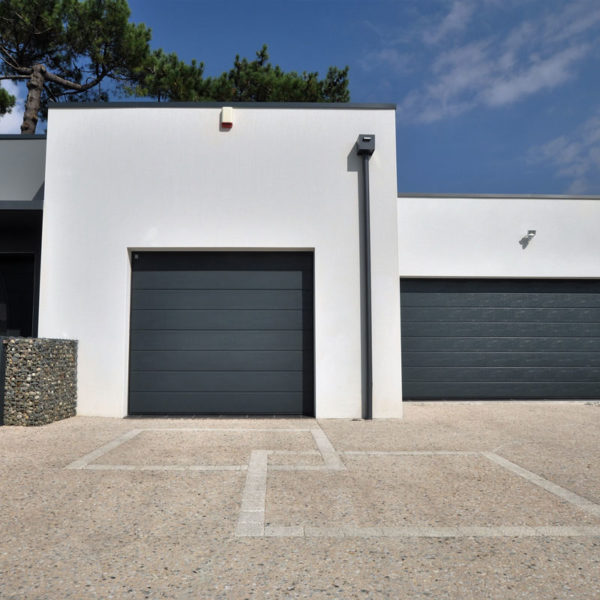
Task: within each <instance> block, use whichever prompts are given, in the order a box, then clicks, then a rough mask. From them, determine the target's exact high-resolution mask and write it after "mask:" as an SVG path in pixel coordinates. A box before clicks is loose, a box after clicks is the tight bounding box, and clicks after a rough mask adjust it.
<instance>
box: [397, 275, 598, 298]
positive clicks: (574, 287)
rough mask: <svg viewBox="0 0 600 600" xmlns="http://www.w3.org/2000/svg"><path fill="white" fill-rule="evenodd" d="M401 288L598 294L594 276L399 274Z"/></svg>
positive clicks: (447, 291) (476, 292)
mask: <svg viewBox="0 0 600 600" xmlns="http://www.w3.org/2000/svg"><path fill="white" fill-rule="evenodd" d="M402 291H403V292H407V293H409V294H414V293H418V292H424V293H426V294H435V293H438V294H439V293H441V294H457V293H458V294H474V295H485V294H493V295H496V296H499V295H502V294H506V295H515V294H544V295H549V296H553V295H556V294H576V295H578V296H579V295H581V294H583V295H587V294H592V295H596V296H597V295H600V291H599V289H598V281H597V280H596V279H568V280H566V279H485V278H481V279H462V278H460V279H459V278H456V279H427V278H403V279H402Z"/></svg>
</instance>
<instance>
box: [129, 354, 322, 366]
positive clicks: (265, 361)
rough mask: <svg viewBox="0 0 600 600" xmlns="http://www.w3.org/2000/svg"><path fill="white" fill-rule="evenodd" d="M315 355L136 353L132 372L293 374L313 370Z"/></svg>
mask: <svg viewBox="0 0 600 600" xmlns="http://www.w3.org/2000/svg"><path fill="white" fill-rule="evenodd" d="M312 364H313V356H312V353H310V352H307V351H304V352H302V351H301V350H300V351H294V350H279V351H258V350H246V351H244V350H204V351H202V350H191V351H186V350H157V351H148V350H142V351H136V350H134V351H132V353H131V369H132V371H148V370H154V369H158V370H164V371H213V370H215V371H219V370H236V371H290V370H301V369H303V368H310V369H312Z"/></svg>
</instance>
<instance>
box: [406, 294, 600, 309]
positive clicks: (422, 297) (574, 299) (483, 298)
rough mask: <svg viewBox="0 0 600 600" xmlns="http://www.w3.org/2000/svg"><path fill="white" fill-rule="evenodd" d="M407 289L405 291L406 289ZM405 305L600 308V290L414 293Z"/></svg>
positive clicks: (407, 297)
mask: <svg viewBox="0 0 600 600" xmlns="http://www.w3.org/2000/svg"><path fill="white" fill-rule="evenodd" d="M403 291H404V290H403ZM403 306H405V307H413V306H415V307H427V306H433V307H478V308H531V307H538V308H564V307H570V308H600V293H593V292H591V291H589V292H587V293H585V292H582V293H578V294H575V293H523V292H510V293H509V292H498V293H486V292H446V293H440V292H431V293H427V292H413V293H410V294H407V296H406V297H405V298H404V303H403Z"/></svg>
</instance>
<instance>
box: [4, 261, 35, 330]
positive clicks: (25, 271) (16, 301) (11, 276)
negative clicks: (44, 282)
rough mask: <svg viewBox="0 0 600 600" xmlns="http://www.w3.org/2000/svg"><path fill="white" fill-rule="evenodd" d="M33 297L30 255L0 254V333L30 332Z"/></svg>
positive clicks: (31, 328)
mask: <svg viewBox="0 0 600 600" xmlns="http://www.w3.org/2000/svg"><path fill="white" fill-rule="evenodd" d="M33 298H34V256H33V254H0V335H8V336H15V337H19V336H20V337H30V336H31V335H32V332H33V308H34V302H33Z"/></svg>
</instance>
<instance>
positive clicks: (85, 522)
mask: <svg viewBox="0 0 600 600" xmlns="http://www.w3.org/2000/svg"><path fill="white" fill-rule="evenodd" d="M405 415H406V416H405V419H404V420H403V421H381V422H378V421H376V422H372V423H365V422H360V421H359V422H355V421H322V422H319V423H317V422H316V421H314V420H311V419H299V420H293V419H264V420H254V419H154V420H150V419H127V420H119V419H94V418H82V417H77V418H74V419H70V420H68V421H63V422H59V423H54V424H52V425H48V426H44V427H41V428H14V427H3V428H0V498H1V500H2V510H0V532H1V535H0V597H1V598H3V599H4V598H8V599H27V600H30V599H40V600H41V599H51V598H61V599H62V598H77V599H79V598H132V599H137V598H140V599H142V598H157V599H158V598H161V599H164V598H177V599H180V598H183V599H187V598H190V599H194V600H197V599H204V598H206V599H209V598H210V599H211V600H212V599H230V598H260V599H261V600H262V599H263V598H269V597H271V598H305V597H310V598H332V597H334V598H377V599H384V598H385V599H387V598H397V597H410V598H457V599H458V598H460V599H461V600H462V599H469V598H477V599H481V598H498V599H504V598H519V597H524V598H531V597H537V598H569V597H573V598H594V597H599V596H600V524H599V522H598V518H597V517H596V516H595V515H594V514H593V510H592V512H590V511H586V510H585V508H586V506H587V507H588V508H589V507H592V508H593V507H594V506H597V505H598V504H599V503H598V500H597V497H596V496H595V494H596V491H595V490H597V489H599V487H600V466H599V465H598V461H597V460H594V457H595V456H598V453H599V448H600V442H599V441H598V435H597V434H598V431H600V409H599V408H597V407H596V406H592V405H585V404H562V405H559V404H554V403H552V404H546V403H538V404H527V403H493V404H474V403H469V404H454V403H452V404H447V405H445V404H438V403H436V404H429V405H423V406H418V405H412V404H407V405H406V410H405ZM148 429H152V430H154V429H159V430H160V432H158V433H159V434H160V435H158V437H152V436H153V435H154V433H153V432H152V433H151V434H149V436H148V437H147V438H146V442H145V443H144V444H142V445H141V446H139V447H137V449H136V447H135V446H131V447H129V448H128V447H127V446H128V445H129V444H135V442H136V439H137V438H138V436H139V435H142V434H135V435H134V434H133V433H131V432H133V431H134V430H148ZM179 429H186V430H188V429H189V430H190V432H187V431H186V432H177V430H179ZM193 429H196V430H200V429H201V430H210V431H208V432H204V433H201V434H199V433H198V431H196V432H195V433H192V432H191V430H193ZM217 429H219V430H220V431H219V432H217V433H213V430H217ZM265 429H266V430H269V431H262V432H261V431H260V430H265ZM232 430H234V431H232ZM247 430H252V431H251V432H250V433H251V435H252V436H256V437H254V438H252V439H254V440H258V443H260V444H261V445H262V444H264V443H267V442H269V443H270V444H272V447H262V446H254V442H253V441H252V440H250V439H249V438H247V437H246V436H247V434H248V431H247ZM270 430H276V431H275V432H271V431H270ZM311 430H318V431H321V432H322V435H321V434H320V433H318V434H317V436H316V438H319V440H320V441H319V440H317V439H315V435H314V433H311ZM227 432H229V433H227ZM280 432H285V433H283V436H282V437H281V438H278V437H277V436H279V435H280ZM205 434H206V435H205ZM204 435H205V437H203V438H202V436H204ZM229 435H231V438H230V437H227V436H229ZM263 435H264V436H265V437H264V438H261V437H260V436H263ZM271 435H274V437H269V436H271ZM198 436H199V437H198ZM200 438H202V439H201V440H200ZM139 439H140V440H142V442H143V441H144V438H143V437H141V438H139ZM186 439H187V441H186ZM218 439H221V440H223V439H226V440H227V442H228V443H231V445H230V446H228V445H227V444H223V445H222V446H220V447H222V448H223V453H222V454H218V453H215V454H210V453H206V452H205V450H206V449H208V450H210V451H211V452H212V449H214V448H215V446H214V445H211V443H209V440H210V441H211V442H214V441H215V440H218ZM199 440H200V441H199ZM236 440H237V441H236ZM116 441H118V443H117V444H116V445H115V442H116ZM152 445H154V450H153V451H152V452H153V453H150V452H148V451H147V449H148V447H150V446H152ZM217 445H218V442H217ZM107 448H108V450H107ZM101 449H103V450H102V451H101V452H99V450H101ZM261 450H262V451H264V453H265V454H258V455H256V456H257V460H256V461H255V464H254V465H252V464H251V463H252V461H251V459H250V457H251V456H252V453H253V452H254V451H261ZM118 452H122V453H123V454H122V455H121V456H120V457H118V456H117V454H116V453H118ZM352 452H354V453H356V454H353V453H352ZM389 452H391V453H392V454H388V453H389ZM482 452H483V453H490V454H495V455H497V456H499V457H500V458H501V459H502V460H501V461H500V463H502V464H499V463H498V462H493V461H492V460H490V459H489V458H486V456H484V455H482V454H481V453H482ZM111 453H114V454H112V457H111V456H109V455H110V454H111ZM127 453H129V454H127ZM228 453H229V454H228ZM86 457H87V458H86ZM107 457H108V458H109V459H110V461H115V462H114V463H112V464H111V463H110V462H109V464H108V465H106V463H107V462H108V461H107ZM325 457H327V460H325ZM124 458H127V459H128V460H129V459H131V460H132V461H133V462H134V463H135V464H130V465H126V464H121V465H119V464H118V462H117V461H118V460H122V459H124ZM225 458H227V461H226V460H225ZM200 460H202V461H204V460H207V463H205V464H204V465H203V464H201V463H199V462H198V463H197V462H196V461H200ZM229 460H231V461H234V462H235V461H238V460H239V461H242V462H235V464H230V465H229V466H230V467H231V470H227V471H226V470H221V469H222V467H223V465H226V463H227V462H228V461H229ZM503 461H508V462H509V463H512V464H514V465H516V466H517V467H518V468H516V469H513V470H511V469H510V468H508V466H509V465H507V464H505V463H503ZM103 463H105V466H108V467H112V468H111V469H110V470H105V469H103V468H102V466H103ZM73 464H75V465H76V466H77V465H79V466H78V467H77V468H72V469H67V468H66V467H67V466H68V465H73ZM265 465H266V468H265ZM115 467H119V468H118V469H116V470H115ZM120 467H131V470H129V469H125V468H122V469H121V468H120ZM209 467H212V468H213V469H218V470H200V469H207V468H209ZM249 467H252V468H251V469H250V471H249ZM284 467H285V468H289V469H293V470H288V471H280V470H277V469H278V468H284ZM309 467H311V468H313V469H316V470H310V471H308V470H307V471H303V470H301V469H303V468H309ZM340 467H343V468H345V469H346V470H336V469H340ZM157 469H158V470H157ZM179 469H182V470H179ZM519 470H523V471H526V472H528V473H530V474H532V476H531V477H529V479H528V478H527V477H524V476H523V473H522V472H521V471H519ZM250 475H251V476H250ZM536 478H541V479H542V480H543V481H546V482H548V485H547V486H546V487H542V486H540V485H539V483H540V481H538V480H537V479H536ZM536 482H537V483H536ZM284 484H285V485H284ZM560 490H564V491H566V494H563V495H562V496H561V495H560V494H558V493H557V492H558V491H560ZM263 492H264V495H263ZM577 498H581V499H582V500H583V502H580V503H579V505H578V504H577V502H578V501H576V500H577ZM240 523H242V524H245V525H244V527H245V528H246V531H245V534H244V532H243V531H242V532H240V531H238V534H239V533H242V534H244V535H236V531H237V530H238V527H239V525H240Z"/></svg>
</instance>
